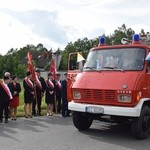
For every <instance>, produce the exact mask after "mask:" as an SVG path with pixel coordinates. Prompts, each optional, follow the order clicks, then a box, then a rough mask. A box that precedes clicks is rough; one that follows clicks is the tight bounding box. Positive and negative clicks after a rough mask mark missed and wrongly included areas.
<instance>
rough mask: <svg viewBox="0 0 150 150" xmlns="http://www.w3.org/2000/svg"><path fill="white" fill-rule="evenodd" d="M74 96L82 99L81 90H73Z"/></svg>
mask: <svg viewBox="0 0 150 150" xmlns="http://www.w3.org/2000/svg"><path fill="white" fill-rule="evenodd" d="M73 98H74V99H81V93H80V92H77V91H74V92H73Z"/></svg>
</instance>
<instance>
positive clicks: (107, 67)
mask: <svg viewBox="0 0 150 150" xmlns="http://www.w3.org/2000/svg"><path fill="white" fill-rule="evenodd" d="M102 69H116V67H109V66H104V67H102Z"/></svg>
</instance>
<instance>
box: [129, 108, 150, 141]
mask: <svg viewBox="0 0 150 150" xmlns="http://www.w3.org/2000/svg"><path fill="white" fill-rule="evenodd" d="M131 130H132V134H133V136H134V137H135V138H137V139H139V140H143V139H146V138H147V137H148V135H149V132H150V108H149V107H148V106H147V105H144V106H143V108H142V110H141V115H140V117H138V118H134V119H133V120H132V125H131Z"/></svg>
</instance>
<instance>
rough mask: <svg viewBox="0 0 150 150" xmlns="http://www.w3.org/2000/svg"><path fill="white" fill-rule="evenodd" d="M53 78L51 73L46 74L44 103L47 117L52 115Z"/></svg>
mask: <svg viewBox="0 0 150 150" xmlns="http://www.w3.org/2000/svg"><path fill="white" fill-rule="evenodd" d="M54 87H55V86H54V78H53V75H52V74H51V73H49V74H48V79H47V80H46V96H45V102H46V104H47V116H52V115H53V105H54V95H55V93H54V90H55V88H54Z"/></svg>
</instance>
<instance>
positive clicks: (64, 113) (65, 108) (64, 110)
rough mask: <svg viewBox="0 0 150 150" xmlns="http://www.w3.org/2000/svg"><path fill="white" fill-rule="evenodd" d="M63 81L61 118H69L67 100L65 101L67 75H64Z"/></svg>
mask: <svg viewBox="0 0 150 150" xmlns="http://www.w3.org/2000/svg"><path fill="white" fill-rule="evenodd" d="M64 76H65V79H64V80H63V81H62V82H61V89H62V90H61V91H62V116H63V117H67V116H70V115H69V113H70V111H69V110H68V100H67V73H65V74H64Z"/></svg>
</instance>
